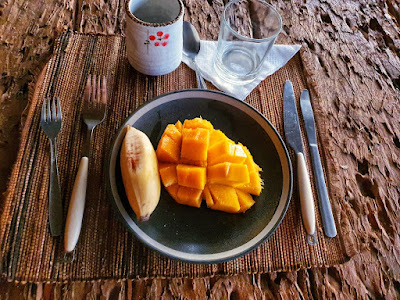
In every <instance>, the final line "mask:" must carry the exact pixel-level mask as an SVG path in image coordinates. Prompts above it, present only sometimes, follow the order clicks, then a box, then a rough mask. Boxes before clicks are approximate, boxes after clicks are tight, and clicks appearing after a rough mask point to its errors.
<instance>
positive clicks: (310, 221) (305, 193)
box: [296, 152, 316, 244]
mask: <svg viewBox="0 0 400 300" xmlns="http://www.w3.org/2000/svg"><path fill="white" fill-rule="evenodd" d="M296 156H297V176H298V180H299V194H300V205H301V216H302V218H303V224H304V227H305V229H306V232H307V234H308V236H307V241H308V243H309V244H315V242H316V239H315V212H314V197H313V193H312V189H311V183H310V176H308V170H307V165H306V161H305V159H304V155H303V153H301V152H299V153H297V154H296ZM312 239H314V240H312Z"/></svg>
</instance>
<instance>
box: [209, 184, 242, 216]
mask: <svg viewBox="0 0 400 300" xmlns="http://www.w3.org/2000/svg"><path fill="white" fill-rule="evenodd" d="M208 187H209V189H210V193H211V196H212V199H213V202H214V204H213V206H212V209H215V210H222V211H226V212H230V213H237V212H239V210H240V204H239V199H238V196H237V194H236V191H235V188H233V187H231V186H227V185H222V184H209V185H208Z"/></svg>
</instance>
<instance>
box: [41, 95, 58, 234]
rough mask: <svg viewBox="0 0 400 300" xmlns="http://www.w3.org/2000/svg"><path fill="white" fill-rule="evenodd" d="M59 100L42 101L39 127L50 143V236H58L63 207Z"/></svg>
mask: <svg viewBox="0 0 400 300" xmlns="http://www.w3.org/2000/svg"><path fill="white" fill-rule="evenodd" d="M61 122H62V113H61V105H60V98H58V97H57V98H55V99H53V101H50V99H49V98H47V99H44V101H43V105H42V113H41V118H40V126H41V127H42V130H43V132H44V134H45V135H46V136H47V137H48V138H49V141H50V179H49V180H50V182H49V224H50V233H51V235H52V236H59V235H60V234H61V232H62V226H63V206H62V198H61V189H60V182H59V179H58V167H57V139H56V137H57V135H58V133H59V132H60V129H61Z"/></svg>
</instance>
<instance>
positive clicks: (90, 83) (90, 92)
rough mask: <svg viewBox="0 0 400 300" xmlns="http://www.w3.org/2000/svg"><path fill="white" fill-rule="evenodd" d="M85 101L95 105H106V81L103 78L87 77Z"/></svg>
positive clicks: (93, 75)
mask: <svg viewBox="0 0 400 300" xmlns="http://www.w3.org/2000/svg"><path fill="white" fill-rule="evenodd" d="M85 94H86V97H85V98H86V100H87V102H89V103H91V104H94V105H97V104H104V105H105V104H107V79H106V77H105V76H101V77H100V76H97V75H95V74H92V75H90V74H89V76H88V79H87V82H86V90H85Z"/></svg>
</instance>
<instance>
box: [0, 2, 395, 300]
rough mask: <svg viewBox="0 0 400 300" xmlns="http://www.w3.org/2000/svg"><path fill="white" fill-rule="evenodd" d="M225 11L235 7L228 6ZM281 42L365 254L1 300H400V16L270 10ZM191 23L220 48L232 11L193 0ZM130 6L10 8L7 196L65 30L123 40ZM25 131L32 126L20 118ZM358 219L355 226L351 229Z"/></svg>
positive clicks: (3, 115)
mask: <svg viewBox="0 0 400 300" xmlns="http://www.w3.org/2000/svg"><path fill="white" fill-rule="evenodd" d="M225 2H226V1H225ZM271 2H272V4H273V5H274V6H275V7H276V8H277V10H278V11H279V12H280V13H281V14H282V18H283V20H284V27H283V31H282V34H281V35H280V37H279V40H278V42H282V43H298V44H302V46H303V47H302V49H301V58H302V63H303V67H304V72H305V73H306V74H307V79H308V86H309V89H310V92H311V96H312V103H313V106H314V110H315V114H316V122H317V123H318V126H319V128H321V130H320V132H319V137H318V138H319V139H320V140H321V142H322V144H323V147H322V149H320V150H321V154H322V156H323V157H324V158H325V161H324V162H323V163H324V164H325V167H327V169H328V170H329V174H328V175H327V177H328V180H330V181H331V182H332V183H333V186H334V188H333V189H332V190H331V191H330V193H331V194H332V195H335V196H336V197H340V198H341V199H343V203H344V205H341V206H338V205H337V204H336V203H333V209H334V210H336V211H339V212H343V213H342V214H341V215H343V218H341V219H340V220H339V221H340V222H341V227H342V228H344V232H342V233H343V234H344V235H347V236H348V239H347V243H348V245H347V248H349V249H351V251H353V252H354V253H357V254H356V255H355V256H354V257H353V258H352V259H351V260H350V261H349V262H347V263H345V264H343V265H340V266H333V267H330V268H318V269H310V270H301V271H298V272H293V273H271V274H262V275H238V276H232V277H212V278H199V279H193V280H192V279H169V280H167V279H153V280H146V279H141V280H126V281H122V282H117V281H98V282H76V283H65V284H61V283H60V284H39V285H36V284H20V283H5V282H3V283H1V284H0V299H22V298H25V299H38V298H39V299H40V298H43V299H61V298H63V299H92V298H102V297H104V298H108V299H126V298H128V299H143V298H145V299H146V298H147V299H153V298H161V299H174V298H182V299H205V298H210V299H275V298H282V299H317V298H339V299H351V298H359V299H369V298H372V299H379V298H384V299H396V298H399V297H400V239H399V227H400V217H399V216H400V212H399V200H400V188H399V187H400V159H399V156H400V122H399V117H398V116H399V113H400V111H399V110H400V107H399V98H400V92H399V88H400V59H399V57H400V36H399V32H400V28H399V22H400V10H399V4H398V3H397V2H396V1H394V0H382V1H377V2H373V3H372V2H370V1H345V0H342V1H339V0H337V1H336V0H325V1H321V0H310V1H283V0H278V1H271ZM184 3H185V6H186V11H185V13H186V15H185V20H187V21H190V22H191V23H193V24H194V25H195V26H196V27H197V28H198V29H199V34H200V36H201V37H202V38H204V39H212V40H216V39H217V37H218V29H219V17H218V16H219V15H220V14H221V11H222V8H223V4H224V2H222V1H205V0H186V1H184ZM122 8H123V1H122V0H120V1H115V0H111V1H110V0H97V1H94V0H88V1H79V0H78V1H58V0H53V1H49V0H42V1H37V0H35V1H28V0H25V1H24V0H22V1H16V0H15V1H14V0H5V1H2V2H0V76H1V77H0V93H1V98H0V161H1V162H2V164H1V167H0V187H1V188H2V191H5V187H6V182H7V178H8V176H9V172H10V168H11V166H12V164H13V162H14V160H15V155H16V152H17V148H18V138H17V137H18V127H19V126H20V120H21V116H22V117H23V111H24V108H25V106H26V105H27V101H28V94H29V86H30V84H31V83H32V82H34V79H35V77H36V76H37V74H38V71H39V70H40V69H41V68H42V67H43V66H44V64H45V63H46V62H47V60H48V59H49V56H50V54H51V50H52V45H53V42H54V39H55V37H56V36H57V35H58V34H59V33H60V32H61V31H63V30H66V29H71V30H75V31H78V32H83V33H102V34H114V33H118V34H119V33H123V31H124V29H123V27H124V13H123V9H122ZM22 119H23V118H22ZM344 212H346V213H347V214H353V215H354V216H356V218H355V220H357V221H356V222H353V223H351V222H350V221H349V220H348V219H346V217H345V216H346V214H345V213H344Z"/></svg>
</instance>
